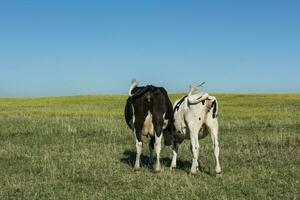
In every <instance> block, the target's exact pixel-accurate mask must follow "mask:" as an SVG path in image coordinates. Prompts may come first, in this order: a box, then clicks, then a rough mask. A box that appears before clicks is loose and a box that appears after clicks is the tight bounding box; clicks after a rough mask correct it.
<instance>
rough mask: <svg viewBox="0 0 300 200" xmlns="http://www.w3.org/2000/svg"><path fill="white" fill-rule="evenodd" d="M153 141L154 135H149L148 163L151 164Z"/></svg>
mask: <svg viewBox="0 0 300 200" xmlns="http://www.w3.org/2000/svg"><path fill="white" fill-rule="evenodd" d="M154 143H155V137H154V136H151V139H150V142H149V152H150V156H149V163H150V164H152V163H153V149H154Z"/></svg>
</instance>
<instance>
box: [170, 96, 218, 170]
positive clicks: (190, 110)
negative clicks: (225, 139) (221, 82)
mask: <svg viewBox="0 0 300 200" xmlns="http://www.w3.org/2000/svg"><path fill="white" fill-rule="evenodd" d="M205 99H206V100H205ZM203 100H205V103H204V105H203V104H202V102H201V101H203ZM179 101H180V100H177V101H176V102H175V104H174V109H175V107H176V105H177V103H178V102H179ZM213 101H216V98H215V97H213V96H209V95H208V94H207V93H200V94H195V95H192V94H189V95H188V96H187V97H186V98H185V99H184V101H183V102H182V103H181V105H180V107H179V108H178V110H177V109H175V112H174V126H175V128H176V131H177V134H179V135H181V136H183V137H184V138H186V139H190V140H191V150H192V154H193V159H192V167H191V173H192V174H194V173H196V171H197V169H198V166H199V164H198V157H199V141H198V140H199V139H201V138H203V137H205V136H206V135H207V131H208V132H209V134H210V135H211V139H212V143H213V148H214V156H215V161H216V168H215V171H216V173H217V174H220V173H221V167H220V163H219V143H218V128H219V127H218V119H217V118H216V117H215V118H213V117H212V114H213V109H210V108H208V106H211V103H212V102H213ZM191 102H192V103H191ZM215 106H217V103H216V104H215ZM204 124H205V125H206V127H207V130H205V129H203V125H204ZM177 153H178V146H177V147H176V146H175V147H173V158H172V162H171V168H174V167H176V158H177Z"/></svg>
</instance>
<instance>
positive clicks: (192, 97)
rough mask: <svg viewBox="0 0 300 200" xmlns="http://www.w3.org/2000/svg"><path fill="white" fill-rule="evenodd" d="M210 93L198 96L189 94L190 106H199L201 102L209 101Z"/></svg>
mask: <svg viewBox="0 0 300 200" xmlns="http://www.w3.org/2000/svg"><path fill="white" fill-rule="evenodd" d="M208 96H209V95H208V93H203V92H201V93H198V94H190V93H189V94H188V102H189V104H197V103H200V102H201V101H203V100H205V99H207V97H208Z"/></svg>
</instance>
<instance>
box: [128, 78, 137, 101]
mask: <svg viewBox="0 0 300 200" xmlns="http://www.w3.org/2000/svg"><path fill="white" fill-rule="evenodd" d="M137 86H138V82H137V81H136V80H135V79H132V81H131V85H130V88H129V92H128V95H129V96H130V97H132V96H133V94H132V93H131V92H132V90H133V89H134V88H135V87H137Z"/></svg>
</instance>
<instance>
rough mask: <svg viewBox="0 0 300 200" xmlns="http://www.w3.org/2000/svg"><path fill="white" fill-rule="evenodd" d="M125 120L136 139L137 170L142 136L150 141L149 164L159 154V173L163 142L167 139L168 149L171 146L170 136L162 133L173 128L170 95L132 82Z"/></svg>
mask: <svg viewBox="0 0 300 200" xmlns="http://www.w3.org/2000/svg"><path fill="white" fill-rule="evenodd" d="M125 119H126V123H127V125H128V126H129V127H130V128H131V129H132V130H133V132H134V134H135V139H136V160H135V165H134V169H135V170H138V169H139V168H140V156H141V153H142V146H143V140H142V136H146V137H150V143H149V150H150V162H152V159H153V149H154V150H155V153H156V163H155V164H154V170H155V171H156V172H159V171H160V170H161V166H160V160H159V159H160V151H161V140H162V136H163V135H164V142H165V144H166V145H171V144H172V141H171V135H170V132H168V131H167V132H164V133H163V130H164V129H166V128H168V127H170V126H171V125H172V120H173V107H172V103H171V101H170V99H169V97H168V94H167V91H166V90H165V89H164V88H162V87H155V86H153V85H147V86H143V87H138V83H137V82H136V81H135V80H133V81H132V82H131V86H130V89H129V98H128V99H127V102H126V106H125Z"/></svg>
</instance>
